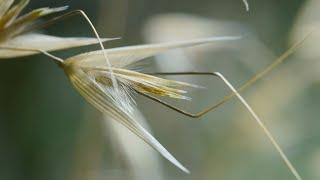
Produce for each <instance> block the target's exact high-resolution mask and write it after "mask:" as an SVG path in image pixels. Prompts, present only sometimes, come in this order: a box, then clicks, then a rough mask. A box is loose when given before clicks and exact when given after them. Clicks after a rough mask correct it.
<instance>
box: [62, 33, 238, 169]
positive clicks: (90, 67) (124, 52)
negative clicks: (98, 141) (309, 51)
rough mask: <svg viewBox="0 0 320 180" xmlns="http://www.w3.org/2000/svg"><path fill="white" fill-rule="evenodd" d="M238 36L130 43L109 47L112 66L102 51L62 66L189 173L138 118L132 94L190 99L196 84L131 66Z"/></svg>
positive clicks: (105, 108)
mask: <svg viewBox="0 0 320 180" xmlns="http://www.w3.org/2000/svg"><path fill="white" fill-rule="evenodd" d="M236 39H239V37H213V38H205V39H197V40H192V41H179V42H171V43H161V44H152V45H140V46H129V47H121V48H114V49H107V50H105V52H106V53H107V54H108V59H109V61H110V63H111V66H112V67H109V66H108V65H107V64H106V61H105V59H104V55H103V53H101V50H99V51H94V52H89V53H84V54H80V55H77V56H73V57H70V58H68V59H66V60H65V61H62V65H61V66H62V67H63V69H64V71H65V73H66V75H67V76H68V77H69V79H70V81H71V83H72V84H73V86H74V87H75V88H76V89H77V90H78V92H79V93H80V94H81V95H82V96H83V97H84V98H85V99H86V100H87V101H88V102H89V103H90V104H92V105H93V106H94V107H96V108H97V109H98V110H99V111H101V112H102V113H104V114H105V115H107V116H110V117H111V118H112V119H115V120H117V121H118V122H119V123H121V124H122V125H124V126H125V127H127V128H128V129H129V130H131V131H132V132H133V133H135V134H136V135H137V136H138V137H140V138H141V139H142V140H144V141H145V142H146V143H147V144H149V145H150V146H151V147H153V148H154V149H155V150H157V151H158V152H159V153H160V154H161V155H163V156H164V157H165V158H166V159H168V160H169V161H171V162H172V163H173V164H174V165H176V166H177V167H179V168H180V169H181V170H183V171H184V172H187V173H188V172H189V171H188V170H187V169H186V168H185V167H184V166H183V165H182V164H181V163H179V162H178V161H177V160H176V159H175V158H174V157H173V156H172V155H171V154H170V153H169V152H168V151H167V150H166V149H165V148H164V147H163V146H162V145H161V144H160V143H159V142H158V141H157V140H156V139H155V138H154V137H153V136H152V135H151V134H149V133H148V132H147V131H146V130H145V129H144V128H143V127H142V126H141V125H140V124H139V123H138V122H137V120H135V116H134V115H133V114H134V113H133V111H134V110H136V107H135V102H134V99H133V97H132V94H134V92H135V91H138V92H143V93H148V94H153V95H157V96H166V97H170V98H177V99H189V98H188V97H187V96H185V95H183V94H185V93H186V91H185V88H187V87H196V86H194V85H191V84H188V83H183V82H178V81H173V80H166V79H162V78H158V77H155V76H151V75H147V74H143V73H139V72H135V71H133V70H130V69H128V67H129V66H131V65H132V64H134V63H136V62H138V61H141V60H143V59H145V58H148V57H151V56H154V55H157V54H159V53H162V52H165V51H168V50H171V49H174V48H182V47H189V46H195V45H200V44H206V43H212V42H215V41H222V40H236ZM110 69H112V72H113V75H114V77H115V78H116V80H117V82H118V89H117V90H115V88H114V87H113V85H112V81H111V77H110V76H111V75H110Z"/></svg>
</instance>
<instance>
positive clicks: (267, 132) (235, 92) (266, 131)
mask: <svg viewBox="0 0 320 180" xmlns="http://www.w3.org/2000/svg"><path fill="white" fill-rule="evenodd" d="M216 75H217V76H218V77H219V78H221V79H222V80H223V81H224V83H225V84H226V85H227V86H228V87H229V88H230V90H231V91H232V92H233V93H234V94H235V95H236V96H237V97H238V99H239V100H240V101H241V103H242V104H243V105H244V106H245V107H246V108H247V110H248V111H249V112H250V114H251V115H252V116H253V118H254V119H255V120H256V121H257V123H258V124H259V126H260V127H261V128H262V129H263V131H264V133H265V134H266V135H267V137H268V138H269V140H270V141H271V143H272V144H273V146H274V147H275V148H276V150H277V151H278V152H279V154H280V156H281V158H282V159H283V160H284V162H285V163H286V165H287V166H288V168H289V169H290V171H291V172H292V174H293V175H294V176H295V177H296V179H297V180H302V178H301V176H300V175H299V173H298V172H297V170H296V169H295V168H294V166H293V165H292V163H291V162H290V161H289V159H288V158H287V156H286V155H285V153H284V152H283V150H282V149H281V147H280V146H279V144H278V143H277V141H276V140H275V138H274V137H273V136H272V134H271V133H270V131H269V130H268V129H267V127H266V126H265V124H264V123H263V122H262V121H261V119H260V118H259V116H258V115H257V114H256V113H255V112H254V111H253V109H252V108H251V107H250V105H249V104H248V103H247V102H246V100H244V98H243V97H242V96H241V95H240V94H239V93H238V91H237V90H236V89H235V88H234V87H233V86H232V84H231V83H230V82H229V81H228V80H227V79H226V78H225V77H224V76H223V75H222V74H220V73H216Z"/></svg>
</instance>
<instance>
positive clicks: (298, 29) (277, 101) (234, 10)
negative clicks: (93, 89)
mask: <svg viewBox="0 0 320 180" xmlns="http://www.w3.org/2000/svg"><path fill="white" fill-rule="evenodd" d="M249 4H250V11H249V12H246V11H245V8H244V5H243V3H242V1H241V0H197V1H194V0H161V1H160V0H158V1H157V0H90V1H87V0H55V1H53V0H46V1H40V0H32V1H31V3H30V5H29V6H28V8H27V9H26V10H31V9H33V8H38V7H44V6H50V7H53V6H64V5H69V6H70V10H72V9H82V10H84V11H85V12H86V13H87V14H88V15H89V17H90V18H91V19H92V21H93V23H94V24H95V25H96V26H97V29H98V31H99V33H100V34H101V35H102V36H104V37H121V40H118V41H115V42H111V43H108V44H106V45H107V47H109V48H111V47H116V46H125V45H133V44H142V43H154V42H164V41H170V40H181V39H192V38H199V37H208V36H221V35H241V36H242V39H241V40H239V41H234V42H223V43H222V42H217V43H215V44H214V45H206V46H200V47H196V48H188V49H184V50H176V51H171V52H168V53H165V54H162V55H161V56H157V57H156V58H152V59H148V60H147V61H146V62H148V63H146V64H145V65H146V67H145V68H146V69H148V70H149V71H186V70H199V71H219V72H221V73H222V74H224V75H225V76H226V77H227V78H228V79H229V80H230V81H231V82H232V83H233V84H234V85H235V86H237V87H239V86H240V85H241V84H242V83H244V82H245V81H246V80H247V79H249V78H250V77H251V76H253V75H254V74H255V73H256V72H259V71H260V70H262V69H263V68H264V67H266V66H267V65H268V64H270V63H271V62H272V61H273V60H274V59H275V57H277V56H279V55H281V54H282V53H283V52H284V51H285V50H286V49H288V48H289V47H290V45H291V44H293V43H294V42H297V41H299V40H301V39H302V38H303V37H304V36H305V35H307V34H308V33H309V32H311V31H313V33H312V34H311V35H310V37H309V38H308V39H307V40H306V41H305V43H304V44H303V46H302V47H301V48H300V49H299V50H298V51H297V52H296V53H295V54H294V55H292V56H290V57H289V58H288V60H287V61H286V62H285V63H283V64H282V65H281V66H279V67H277V68H276V69H275V70H274V71H272V73H270V74H269V75H268V76H267V77H265V78H263V79H262V80H260V81H259V82H257V83H256V84H254V85H253V86H252V87H251V88H250V89H248V90H247V91H245V92H244V93H243V95H244V97H245V98H246V99H247V100H248V101H249V103H250V104H251V105H252V106H253V107H254V109H255V110H256V112H257V113H258V114H259V115H260V116H261V118H262V120H263V121H264V122H265V123H266V125H267V126H268V127H269V128H270V130H271V132H272V133H273V134H274V136H275V137H276V139H277V140H278V141H279V143H280V144H281V146H282V147H283V148H284V151H285V152H286V154H287V155H288V157H289V159H290V160H291V161H292V162H293V164H294V165H295V166H296V168H297V169H298V171H299V172H300V173H301V175H302V177H304V178H305V179H320V172H319V167H320V140H319V138H320V132H319V130H318V129H319V127H320V122H319V115H320V114H319V113H320V112H319V108H318V107H319V105H320V95H319V93H318V92H319V91H320V84H319V80H320V79H319V78H320V74H319V73H320V71H319V65H318V64H319V57H320V54H319V50H318V42H319V39H320V32H319V30H317V29H318V26H319V25H320V18H319V17H320V14H319V11H318V10H319V8H320V2H319V1H318V0H282V1H278V0H258V1H257V0H256V1H250V0H249ZM40 31H44V32H46V33H48V34H52V35H59V36H92V32H91V31H90V29H89V28H88V25H87V24H86V23H85V21H84V20H83V19H82V18H80V17H73V18H69V19H67V20H65V21H63V22H60V23H58V24H55V25H53V26H52V27H50V28H47V29H45V30H40ZM97 48H98V47H95V46H93V47H86V48H78V49H72V50H68V51H63V52H58V53H55V54H56V55H58V56H61V57H69V56H71V55H74V54H77V53H80V52H86V51H89V50H92V49H97ZM167 78H172V79H178V80H182V81H187V82H192V83H195V84H199V85H202V86H205V87H206V89H196V90H191V92H190V96H191V97H192V98H193V100H192V101H191V102H189V101H170V102H171V103H173V104H175V105H177V106H179V107H183V108H185V109H188V110H189V111H192V112H197V111H200V110H201V109H203V108H205V107H206V106H208V105H209V104H212V103H214V102H217V101H218V100H219V99H221V98H222V97H223V96H224V95H227V94H228V93H229V90H228V89H227V88H225V86H224V85H223V83H222V82H220V81H218V80H217V79H214V78H208V77H190V76H188V77H167ZM0 84H1V86H0V179H1V180H2V179H3V180H21V179H23V180H43V179H46V180H102V179H110V180H125V179H134V180H136V179H137V180H138V179H139V180H144V179H145V180H150V179H155V180H164V179H172V180H179V179H181V180H182V179H183V180H194V179H202V180H209V179H237V180H239V179H245V180H248V179H259V180H260V179H261V180H263V179H266V180H267V179H268V180H269V179H293V176H292V175H291V173H290V172H289V170H288V169H287V167H286V166H285V164H284V163H283V161H282V160H281V159H280V157H279V155H278V153H277V152H276V151H275V149H274V148H273V146H272V145H271V143H269V141H268V139H267V138H266V137H265V135H264V134H263V132H262V131H261V129H260V128H259V127H258V126H257V124H256V123H255V122H254V120H253V119H252V118H251V116H250V115H249V114H248V112H247V111H246V110H245V109H244V107H242V105H241V104H240V103H239V101H238V100H236V99H233V100H231V101H229V102H228V103H226V104H225V105H223V106H221V107H220V108H219V109H217V110H215V111H213V112H211V113H209V114H207V115H205V116H203V117H201V118H199V119H191V118H188V117H185V116H183V115H180V114H177V113H176V112H173V111H171V110H168V109H167V108H165V107H163V106H161V105H159V104H156V103H154V102H152V101H150V100H148V99H145V98H143V97H139V96H137V97H136V99H137V104H138V108H139V109H140V111H141V113H142V114H140V115H139V116H141V117H142V116H144V117H145V118H141V121H142V122H141V123H143V124H144V126H145V127H148V128H149V129H150V131H152V133H153V134H154V136H155V137H156V138H157V139H158V140H159V141H160V142H161V143H162V144H163V145H164V146H165V147H166V148H167V149H168V150H169V151H170V152H171V153H172V154H173V155H174V156H175V157H176V158H177V159H178V160H180V161H181V162H182V163H183V164H184V165H185V166H186V167H187V168H188V169H189V170H190V171H191V174H190V175H187V174H184V173H183V172H181V171H180V170H179V169H177V168H176V167H174V166H173V165H171V164H170V163H169V162H167V161H166V160H164V159H163V158H162V157H160V156H159V154H158V153H157V152H155V151H154V150H152V149H151V148H149V147H148V146H147V145H146V144H144V143H143V142H141V141H140V140H139V139H137V138H136V137H135V136H134V135H132V134H131V133H130V132H128V131H127V130H126V129H124V128H122V127H121V126H119V125H118V124H117V123H114V122H113V121H112V120H110V119H108V117H107V115H106V116H102V115H101V114H100V113H99V112H97V111H96V110H95V109H94V108H92V107H91V106H90V105H89V104H87V103H86V102H85V101H84V100H83V99H82V98H81V97H80V96H79V95H78V94H77V92H76V91H75V90H74V89H73V88H72V87H71V85H70V83H69V82H68V80H67V78H66V77H65V75H64V74H63V71H62V70H61V69H59V68H58V67H57V66H56V65H55V64H54V63H52V62H51V61H50V60H49V59H48V58H47V57H44V56H42V55H37V56H32V57H27V58H23V59H21V58H20V59H9V60H1V61H0Z"/></svg>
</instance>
